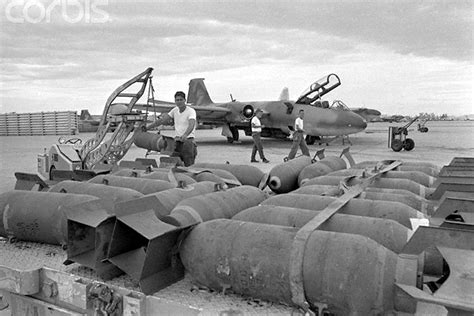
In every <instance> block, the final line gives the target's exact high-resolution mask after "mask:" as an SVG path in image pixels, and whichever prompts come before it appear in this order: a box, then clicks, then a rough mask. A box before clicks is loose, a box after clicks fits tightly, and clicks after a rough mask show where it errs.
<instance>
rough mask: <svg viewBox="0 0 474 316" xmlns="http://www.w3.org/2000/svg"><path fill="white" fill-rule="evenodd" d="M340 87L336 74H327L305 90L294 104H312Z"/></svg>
mask: <svg viewBox="0 0 474 316" xmlns="http://www.w3.org/2000/svg"><path fill="white" fill-rule="evenodd" d="M340 85H341V80H340V79H339V77H338V76H337V75H336V74H329V75H327V76H324V77H322V78H321V79H318V80H316V81H315V82H313V83H312V84H311V85H310V86H309V88H307V89H306V90H305V91H304V92H303V93H302V94H301V96H300V97H299V98H298V100H297V101H296V103H301V104H313V103H314V102H315V101H316V100H318V99H321V97H322V96H323V95H325V94H327V93H329V92H330V91H332V90H334V89H336V88H337V87H339V86H340Z"/></svg>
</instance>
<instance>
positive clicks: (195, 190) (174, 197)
mask: <svg viewBox="0 0 474 316" xmlns="http://www.w3.org/2000/svg"><path fill="white" fill-rule="evenodd" d="M217 187H218V185H217V184H216V183H214V182H210V181H202V182H196V183H194V184H191V185H189V186H186V187H183V188H173V189H169V190H165V191H160V192H156V193H151V194H147V195H145V196H143V197H140V198H138V199H135V200H130V201H127V202H122V203H118V204H117V205H116V208H118V209H124V208H125V209H128V208H130V209H134V210H135V211H137V212H138V211H146V210H150V209H151V210H153V211H154V213H155V215H156V217H157V218H161V217H163V216H166V215H169V214H170V213H171V211H172V210H173V208H174V207H175V206H176V205H177V204H178V203H179V202H181V201H183V200H185V199H187V198H190V197H193V196H199V195H203V194H206V193H211V192H215V191H217V190H218V189H217Z"/></svg>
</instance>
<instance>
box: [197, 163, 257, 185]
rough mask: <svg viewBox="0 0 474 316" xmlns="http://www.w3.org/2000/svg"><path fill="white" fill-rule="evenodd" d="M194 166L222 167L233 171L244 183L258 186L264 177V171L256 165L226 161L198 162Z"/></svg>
mask: <svg viewBox="0 0 474 316" xmlns="http://www.w3.org/2000/svg"><path fill="white" fill-rule="evenodd" d="M193 167H198V168H213V169H222V170H226V171H229V172H230V173H232V174H233V175H234V176H235V177H236V178H237V179H238V180H239V181H240V183H242V184H243V185H251V186H254V187H258V186H259V185H260V182H261V181H262V179H263V178H264V173H263V171H261V170H260V169H258V168H257V167H255V166H249V165H234V164H224V163H221V164H219V163H203V162H201V163H196V164H194V165H193Z"/></svg>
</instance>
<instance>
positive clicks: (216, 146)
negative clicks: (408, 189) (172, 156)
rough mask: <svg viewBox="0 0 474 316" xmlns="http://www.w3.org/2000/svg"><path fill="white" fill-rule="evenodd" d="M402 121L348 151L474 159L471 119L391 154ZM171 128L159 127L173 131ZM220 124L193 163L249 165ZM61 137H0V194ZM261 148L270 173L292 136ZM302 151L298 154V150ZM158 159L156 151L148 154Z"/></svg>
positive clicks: (334, 150)
mask: <svg viewBox="0 0 474 316" xmlns="http://www.w3.org/2000/svg"><path fill="white" fill-rule="evenodd" d="M404 124H405V123H369V125H368V127H367V129H366V130H365V131H363V132H360V133H358V134H354V135H351V136H350V140H351V142H352V145H351V146H350V147H351V148H350V152H351V153H352V155H353V157H354V160H355V161H356V162H362V161H366V160H383V159H400V160H404V161H427V162H432V163H434V164H436V165H439V166H442V165H445V164H448V163H449V162H450V161H451V159H452V158H453V157H461V156H463V157H467V156H470V157H474V121H439V122H428V123H427V124H426V127H428V128H429V132H428V133H420V132H418V131H417V130H416V126H415V125H412V126H411V127H410V129H409V132H408V137H409V138H412V139H413V140H414V141H415V144H416V145H415V149H414V150H413V151H410V152H407V151H404V150H402V151H400V152H394V151H392V150H391V149H390V148H388V146H387V143H388V127H389V126H402V125H404ZM170 133H171V131H163V134H165V135H171V134H170ZM220 133H221V130H220V128H217V129H212V130H198V131H197V135H196V141H197V143H198V156H197V159H196V161H197V162H217V163H223V162H227V161H228V162H230V163H234V164H250V153H251V151H252V146H253V141H252V138H251V137H249V136H244V135H243V132H242V131H241V132H240V139H241V142H240V143H237V144H229V143H227V141H226V139H225V137H223V136H221V135H220ZM93 135H94V134H89V133H87V134H79V135H75V136H74V135H69V136H66V137H79V138H81V139H82V140H83V141H85V140H87V139H89V138H91V137H93ZM58 138H59V136H2V137H0V144H1V148H2V149H1V151H0V193H1V192H5V191H9V190H11V189H13V187H14V185H15V176H14V172H17V171H21V172H29V173H36V172H37V155H38V154H40V153H42V152H43V151H44V148H47V149H49V147H50V146H51V145H52V144H54V143H57V140H58ZM347 146H349V145H348V144H345V145H343V144H342V140H341V139H337V140H335V141H333V142H332V143H330V144H329V146H326V145H318V144H315V145H312V146H309V147H310V152H311V155H314V153H315V152H316V151H317V150H319V149H322V148H324V149H325V155H326V156H331V155H339V154H340V153H341V151H342V149H343V148H345V147H347ZM263 147H264V152H265V155H266V157H267V158H268V159H269V160H270V163H269V164H263V163H257V164H253V165H255V166H257V167H259V168H260V169H262V170H263V171H264V172H268V171H270V170H271V168H272V167H274V166H275V165H277V164H279V163H281V162H283V158H284V157H285V156H287V155H288V153H289V151H290V147H291V140H277V139H270V138H264V139H263ZM145 153H146V151H145V150H144V149H141V148H137V147H135V146H132V147H131V148H130V150H129V152H128V153H127V155H126V156H125V158H124V159H126V160H135V158H137V157H145ZM298 154H301V152H298ZM148 157H149V158H155V159H157V160H159V157H160V155H158V154H153V155H151V156H148Z"/></svg>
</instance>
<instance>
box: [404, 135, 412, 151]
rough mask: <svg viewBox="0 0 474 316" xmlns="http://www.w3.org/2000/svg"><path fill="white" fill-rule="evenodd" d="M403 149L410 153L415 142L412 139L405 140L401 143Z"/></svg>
mask: <svg viewBox="0 0 474 316" xmlns="http://www.w3.org/2000/svg"><path fill="white" fill-rule="evenodd" d="M403 148H405V150H406V151H410V150H412V149H413V148H415V142H414V141H413V139H411V138H407V139H406V140H405V142H404V143H403Z"/></svg>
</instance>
